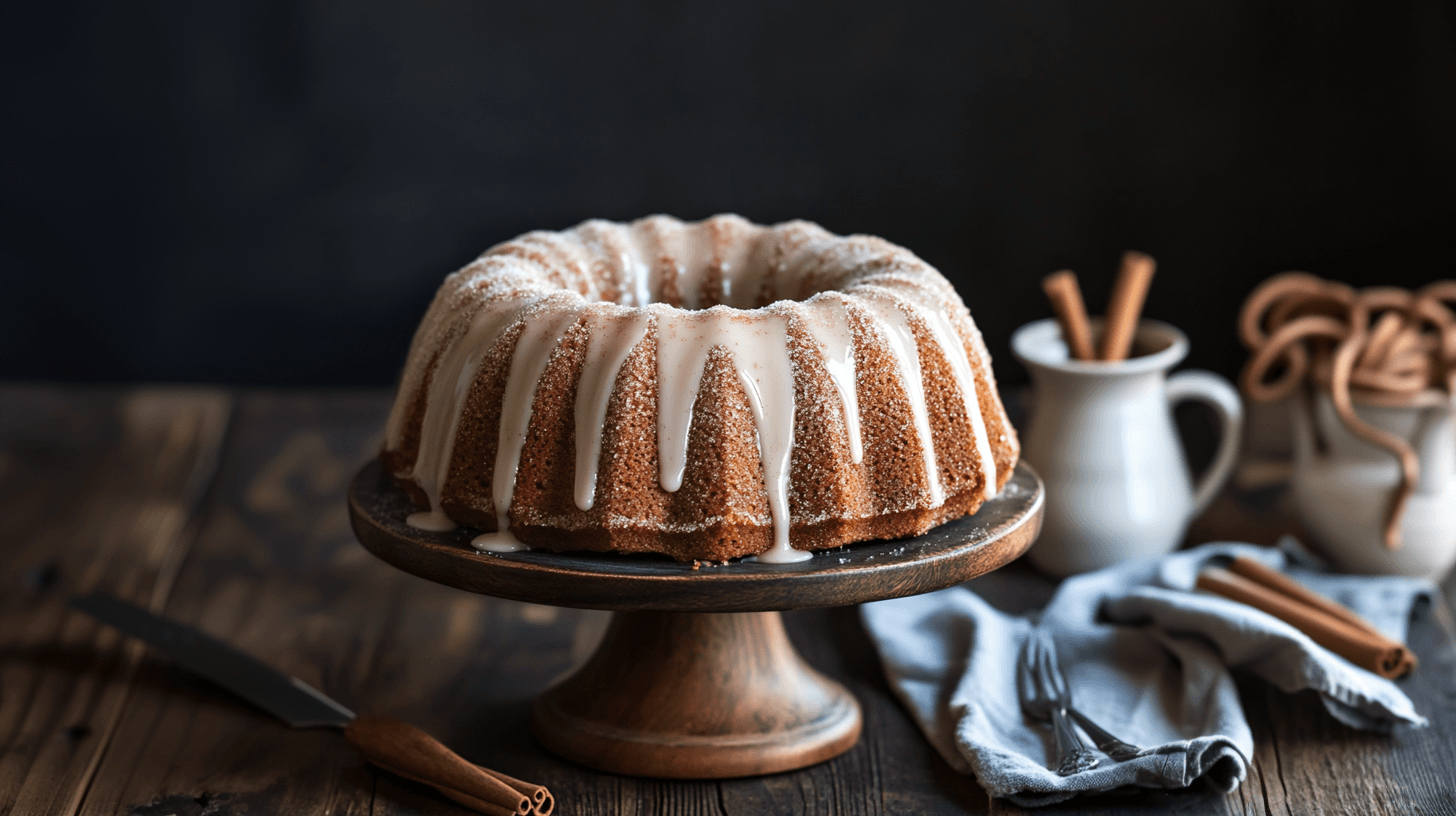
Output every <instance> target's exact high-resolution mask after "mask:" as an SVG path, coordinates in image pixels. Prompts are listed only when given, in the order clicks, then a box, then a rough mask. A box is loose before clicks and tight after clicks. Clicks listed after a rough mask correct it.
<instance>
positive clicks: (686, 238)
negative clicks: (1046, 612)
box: [382, 216, 1019, 561]
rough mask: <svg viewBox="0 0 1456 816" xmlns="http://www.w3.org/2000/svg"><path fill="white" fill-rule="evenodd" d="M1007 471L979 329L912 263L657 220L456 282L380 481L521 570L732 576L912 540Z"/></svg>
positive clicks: (1003, 433) (425, 335) (439, 304)
mask: <svg viewBox="0 0 1456 816" xmlns="http://www.w3.org/2000/svg"><path fill="white" fill-rule="evenodd" d="M542 338H545V339H544V340H543V339H542ZM513 369H514V370H515V372H516V377H514V378H513V377H512V371H513ZM528 369H529V370H533V371H534V370H537V369H539V372H540V373H539V376H537V377H533V378H529V382H527V383H526V384H525V385H522V382H523V381H525V380H526V379H527V378H525V377H523V375H522V372H523V371H526V370H528ZM598 417H600V419H598ZM516 428H520V429H522V431H521V432H520V433H519V434H518V433H516V431H515V430H514V429H516ZM679 428H681V429H682V431H681V432H679V431H678V430H677V429H679ZM1018 454H1019V446H1018V443H1017V439H1016V433H1015V431H1014V430H1013V429H1012V427H1011V424H1010V422H1009V421H1008V420H1007V418H1006V414H1005V411H1004V409H1003V407H1002V405H1001V402H1000V399H999V396H998V394H997V392H996V387H995V381H994V379H993V377H992V374H991V368H990V359H989V355H988V354H987V352H986V348H985V344H984V342H983V341H982V339H981V336H980V333H979V331H977V329H976V327H975V323H974V322H973V321H972V319H971V316H970V313H969V312H968V311H967V310H966V308H965V306H964V304H963V303H962V302H961V300H960V298H959V297H958V296H957V295H956V293H955V291H954V289H953V288H952V287H951V286H950V284H949V283H948V282H947V281H946V280H945V279H944V277H943V276H941V275H940V274H939V273H938V272H936V271H935V270H934V269H933V268H931V267H930V266H929V265H928V264H926V263H925V262H923V261H921V260H920V259H919V258H916V257H915V256H914V255H913V254H911V253H910V252H909V251H907V250H905V249H902V248H900V247H897V246H895V245H893V244H890V243H888V242H886V241H883V240H881V239H878V238H872V237H868V236H849V237H840V236H835V235H833V234H831V233H828V232H826V231H825V230H823V229H821V228H820V227H818V226H816V225H813V224H810V223H807V222H802V221H795V222H788V223H785V224H780V225H776V226H772V227H763V226H759V225H755V224H751V223H749V222H747V221H745V220H744V219H742V218H739V217H737V216H716V217H714V218H711V219H708V220H706V221H702V222H698V223H683V222H680V221H677V220H676V219H671V218H667V217H665V216H653V217H651V218H646V219H642V220H639V221H636V222H632V223H631V224H613V223H609V222H604V221H588V222H586V223H584V224H582V225H580V226H578V227H576V228H574V229H572V230H567V231H564V232H554V233H550V232H536V233H529V234H527V235H524V236H521V237H520V238H517V239H514V240H512V241H509V242H506V243H504V244H501V245H499V246H497V247H495V248H493V249H491V250H489V251H488V252H487V253H485V254H484V255H482V256H481V257H480V258H479V259H477V260H476V261H475V262H474V263H472V264H470V265H469V266H467V267H466V268H464V269H462V270H461V271H459V272H457V273H455V274H453V275H451V276H450V277H449V278H447V280H446V282H445V284H444V285H443V286H442V287H441V290H440V292H439V294H437V296H436V298H435V301H434V303H433V304H432V305H431V307H430V310H429V312H428V313H427V314H426V317H425V320H424V322H423V323H422V325H421V327H420V329H419V330H418V332H417V334H416V336H415V340H414V343H413V345H412V347H411V351H410V357H409V361H408V362H407V364H406V368H405V372H404V374H403V376H402V379H401V386H400V391H399V393H398V396H397V397H396V403H395V406H394V410H393V412H392V413H391V417H390V423H389V427H388V429H387V432H386V441H385V446H384V450H383V453H382V457H383V460H384V463H385V466H386V469H387V470H388V472H390V473H392V474H393V477H394V479H395V480H396V481H397V482H398V483H399V484H400V485H401V486H402V487H403V488H404V489H406V490H407V491H408V492H409V493H410V495H411V496H412V497H413V498H414V500H415V502H416V504H417V505H418V506H419V507H420V509H421V511H423V512H428V513H434V514H443V515H444V516H447V517H448V518H449V519H451V520H453V521H454V522H456V523H458V524H461V525H464V526H468V527H472V528H476V529H478V530H481V531H486V532H488V531H497V530H500V529H502V528H503V527H504V528H508V530H509V532H510V533H511V534H512V535H514V537H515V538H517V539H519V541H521V542H524V543H525V544H527V545H529V546H531V547H536V548H542V549H550V550H592V551H601V552H608V551H610V552H623V553H639V552H641V553H662V554H665V555H668V556H671V557H673V558H676V559H679V560H683V561H692V560H695V559H696V560H713V561H722V560H726V559H729V558H735V557H739V556H745V555H753V554H760V555H761V556H762V557H763V558H764V559H765V560H792V556H793V554H794V553H796V552H799V551H808V550H817V549H825V548H832V547H838V546H841V545H843V544H847V543H850V542H854V541H861V540H866V539H874V538H896V537H901V536H907V535H915V534H919V533H923V532H925V531H927V530H929V529H930V528H931V527H934V526H935V525H937V524H940V523H943V522H945V521H947V520H950V519H952V518H956V517H958V516H961V515H964V514H966V513H970V512H974V511H975V510H976V508H978V507H979V506H980V505H981V503H982V502H983V501H984V500H985V499H986V498H987V497H988V496H991V495H994V494H995V493H996V492H997V491H998V490H999V489H1000V488H1001V487H1002V486H1003V485H1004V484H1005V482H1006V480H1007V479H1008V478H1009V477H1010V474H1011V472H1012V470H1013V468H1014V467H1015V464H1016V461H1017V457H1018ZM786 555H787V556H789V557H785V556H786Z"/></svg>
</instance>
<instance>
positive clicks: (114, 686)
mask: <svg viewBox="0 0 1456 816" xmlns="http://www.w3.org/2000/svg"><path fill="white" fill-rule="evenodd" d="M229 410H230V401H229V398H228V397H227V396H226V395H225V394H223V393H222V392H220V391H215V390H206V389H202V390H193V389H142V390H135V391H130V392H126V393H118V392H115V391H111V392H105V391H78V390H61V389H54V388H45V387H31V388H27V387H17V386H8V387H5V388H4V390H3V399H0V517H3V518H5V519H6V520H7V522H8V523H7V524H6V525H5V526H4V527H3V528H0V575H4V576H5V579H6V591H5V592H4V593H3V597H0V655H3V662H0V813H11V812H13V813H23V814H49V813H59V814H69V813H72V812H74V811H75V810H76V807H77V805H78V803H79V802H80V801H81V798H82V797H83V796H84V794H85V792H86V790H87V788H88V786H89V785H90V784H91V781H92V778H93V776H94V775H95V773H96V769H97V764H98V763H99V761H100V759H101V756H102V754H103V752H105V751H106V750H107V748H108V746H109V744H110V743H111V741H112V740H113V737H114V732H115V729H116V725H117V721H118V718H119V717H120V716H121V714H122V712H123V710H124V706H125V705H126V702H127V699H128V695H129V694H130V693H131V690H132V688H133V685H134V683H135V682H136V677H135V673H136V667H137V663H138V660H139V658H140V655H141V651H140V649H138V648H137V647H136V646H135V644H131V643H127V642H124V641H123V640H122V639H121V638H120V637H119V636H118V635H117V634H116V633H115V632H113V631H110V630H109V629H107V628H106V627H103V626H100V625H98V624H96V623H95V622H93V621H91V620H89V619H87V617H86V616H85V615H82V614H80V613H77V612H74V611H73V610H71V609H70V608H69V607H67V606H65V600H66V598H67V597H69V596H71V595H73V594H77V593H82V592H88V591H91V590H95V589H101V590H104V591H107V592H109V593H111V594H114V595H117V596H119V597H122V598H126V599H128V600H130V601H132V602H134V603H137V604H139V605H141V606H146V607H150V608H152V609H154V610H155V609H160V608H161V606H162V605H163V604H164V603H165V601H166V598H167V594H168V592H169V590H170V588H171V586H172V582H173V580H174V579H175V577H176V575H177V570H178V568H179V566H180V565H181V563H182V559H183V558H184V557H185V555H186V551H187V547H188V545H189V544H190V542H191V539H192V534H193V531H192V529H191V527H190V524H191V521H192V520H193V517H194V514H195V512H196V510H197V507H198V504H199V502H200V500H201V499H202V497H203V494H204V492H205V491H206V489H207V487H208V485H209V484H210V482H211V479H212V476H213V474H214V472H215V469H216V465H217V461H218V454H219V451H220V449H221V446H222V442H223V438H224V435H225V432H226V428H227V422H228V414H229Z"/></svg>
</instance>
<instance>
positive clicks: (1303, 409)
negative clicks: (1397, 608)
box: [1289, 391, 1456, 579]
mask: <svg viewBox="0 0 1456 816" xmlns="http://www.w3.org/2000/svg"><path fill="white" fill-rule="evenodd" d="M1289 406H1290V411H1291V416H1290V419H1291V427H1292V429H1293V434H1294V478H1293V489H1294V504H1295V508H1296V509H1297V511H1298V513H1299V515H1300V519H1301V520H1302V521H1303V522H1304V526H1305V528H1306V529H1308V530H1309V532H1310V534H1311V535H1312V536H1314V538H1315V540H1314V541H1312V542H1310V544H1311V547H1312V548H1313V549H1316V550H1317V551H1318V552H1319V554H1320V555H1322V556H1324V557H1325V558H1326V559H1328V560H1329V561H1330V562H1331V563H1332V564H1333V565H1334V566H1336V567H1337V568H1339V569H1341V570H1344V571H1346V572H1360V573H1390V574H1398V575H1413V576H1422V577H1429V578H1436V579H1439V578H1440V577H1441V576H1443V575H1445V574H1446V573H1447V572H1448V571H1450V569H1451V566H1452V564H1453V563H1456V421H1453V412H1452V405H1451V399H1450V397H1449V396H1447V395H1446V394H1444V393H1442V392H1439V391H1427V392H1424V393H1422V394H1420V395H1419V396H1418V397H1417V398H1416V399H1413V400H1410V401H1409V402H1408V403H1407V404H1404V405H1399V404H1386V405H1380V404H1373V403H1369V402H1356V403H1355V413H1356V414H1358V415H1359V416H1360V418H1361V419H1363V420H1364V421H1366V422H1368V423H1369V424H1371V425H1373V426H1375V427H1376V428H1379V429H1381V430H1383V431H1386V432H1388V433H1391V434H1394V435H1396V436H1398V437H1400V438H1402V439H1404V440H1406V441H1407V442H1408V443H1410V445H1411V447H1412V448H1413V449H1414V450H1415V452H1416V454H1417V456H1419V458H1420V462H1421V479H1420V481H1419V482H1418V483H1417V484H1416V490H1415V493H1414V494H1413V495H1412V496H1411V498H1410V502H1409V503H1408V504H1407V505H1406V509H1405V513H1404V515H1403V516H1402V518H1401V546H1400V547H1399V548H1398V549H1395V550H1390V549H1386V548H1385V546H1384V545H1383V544H1382V543H1381V538H1382V533H1383V531H1384V529H1385V512H1386V507H1387V506H1388V504H1389V502H1390V496H1391V493H1392V491H1393V490H1394V489H1395V486H1396V484H1397V483H1398V482H1399V481H1400V465H1399V463H1398V462H1397V461H1396V458H1395V456H1394V455H1392V454H1391V452H1390V451H1388V450H1386V449H1384V448H1382V447H1379V446H1377V445H1373V444H1371V443H1369V442H1366V441H1365V440H1363V439H1361V438H1359V437H1357V436H1355V435H1354V434H1353V433H1351V432H1350V430H1349V429H1348V428H1346V427H1345V424H1344V423H1343V422H1341V421H1340V418H1339V416H1338V415H1337V414H1336V413H1335V408H1334V404H1333V402H1332V401H1331V399H1330V397H1329V395H1328V394H1326V393H1324V392H1323V391H1317V392H1315V393H1314V394H1312V395H1311V394H1305V395H1303V396H1302V397H1300V398H1297V399H1291V400H1290V401H1289Z"/></svg>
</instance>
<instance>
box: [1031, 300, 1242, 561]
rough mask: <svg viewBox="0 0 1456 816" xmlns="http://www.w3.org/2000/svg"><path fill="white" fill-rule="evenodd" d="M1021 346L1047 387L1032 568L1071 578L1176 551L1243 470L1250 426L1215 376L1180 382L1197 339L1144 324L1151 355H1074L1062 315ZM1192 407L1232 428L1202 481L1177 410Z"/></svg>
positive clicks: (1040, 419)
mask: <svg viewBox="0 0 1456 816" xmlns="http://www.w3.org/2000/svg"><path fill="white" fill-rule="evenodd" d="M1095 329H1096V326H1095V324H1094V330H1095ZM1011 350H1012V352H1013V353H1014V354H1015V355H1016V357H1017V358H1018V359H1020V360H1021V362H1022V364H1024V365H1025V366H1026V367H1027V369H1028V370H1029V371H1030V372H1031V380H1032V384H1033V386H1034V389H1035V392H1034V395H1033V402H1032V406H1031V407H1032V412H1031V420H1030V422H1029V424H1028V427H1027V429H1026V432H1025V433H1023V434H1022V435H1021V442H1022V457H1023V458H1025V459H1026V461H1027V462H1028V463H1029V464H1031V466H1032V467H1034V468H1036V470H1037V472H1038V473H1040V474H1041V477H1042V481H1043V482H1045V484H1046V491H1047V497H1046V515H1045V517H1044V519H1043V522H1042V531H1041V537H1040V538H1039V539H1037V542H1036V544H1034V545H1033V546H1032V548H1031V551H1030V554H1029V555H1030V558H1031V560H1032V563H1034V564H1035V565H1036V566H1037V568H1038V569H1040V570H1042V571H1044V572H1047V573H1050V574H1052V575H1059V576H1064V575H1071V574H1074V573H1078V572H1085V571H1087V570H1092V569H1099V568H1101V567H1105V566H1108V565H1110V564H1114V563H1117V562H1119V561H1125V560H1129V559H1133V558H1144V557H1151V556H1158V555H1163V554H1165V553H1168V552H1171V551H1172V550H1173V548H1175V547H1177V546H1178V543H1179V542H1180V541H1181V540H1182V538H1183V533H1184V531H1185V530H1186V529H1187V527H1188V522H1189V521H1190V520H1191V519H1192V518H1193V517H1194V516H1195V515H1197V514H1198V513H1199V512H1200V511H1202V510H1203V509H1204V508H1205V507H1207V506H1208V503H1209V502H1210V501H1212V500H1213V497H1214V495H1215V494H1217V493H1218V490H1219V488H1220V487H1222V486H1223V483H1224V481H1225V480H1226V479H1227V478H1228V476H1229V473H1230V471H1231V470H1232V469H1233V465H1234V462H1235V460H1236V458H1237V456H1238V446H1239V438H1240V430H1241V428H1242V425H1243V405H1242V403H1241V402H1240V401H1239V395H1238V392H1237V391H1235V390H1234V388H1233V386H1232V385H1230V384H1229V382H1228V381H1227V380H1225V379H1224V378H1222V377H1220V376H1218V375H1217V374H1213V373H1211V372H1208V371H1180V372H1178V373H1177V374H1174V375H1172V376H1171V377H1170V376H1168V370H1169V369H1171V368H1172V367H1173V366H1175V365H1177V364H1178V363H1179V362H1180V361H1182V359H1183V358H1184V357H1185V356H1186V355H1187V353H1188V338H1187V337H1185V336H1184V335H1183V333H1182V332H1181V331H1179V330H1178V329H1176V328H1174V327H1172V326H1170V325H1168V324H1166V323H1160V322H1158V321H1155V320H1143V321H1142V322H1140V323H1139V324H1138V330H1137V334H1136V335H1135V337H1134V350H1135V353H1136V354H1138V355H1139V356H1136V357H1131V358H1129V359H1127V360H1122V361H1117V362H1101V361H1083V360H1073V359H1071V357H1070V355H1069V354H1068V352H1067V346H1066V343H1065V342H1064V341H1063V340H1062V334H1061V329H1060V328H1059V327H1058V326H1057V323H1056V321H1055V320H1051V319H1047V320H1039V321H1037V322H1035V323H1029V324H1027V325H1025V326H1022V327H1021V328H1020V329H1018V330H1017V331H1016V333H1015V334H1014V335H1012V337H1011ZM1183 400H1197V401H1200V402H1206V403H1208V404H1209V405H1210V406H1212V407H1213V409H1214V411H1215V412H1216V413H1217V414H1218V418H1219V423H1220V425H1221V433H1222V436H1221V438H1220V441H1219V446H1218V452H1217V454H1216V455H1215V456H1214V458H1213V463H1212V464H1211V465H1210V466H1209V468H1208V472H1206V473H1205V474H1203V476H1202V477H1201V478H1199V479H1198V481H1197V483H1196V484H1195V483H1194V481H1193V479H1192V477H1191V476H1190V475H1189V473H1188V464H1187V461H1186V458H1185V457H1184V455H1183V447H1182V445H1181V443H1180V442H1179V439H1178V432H1177V428H1176V427H1175V426H1174V424H1173V416H1172V407H1173V405H1174V404H1175V403H1177V402H1180V401H1183Z"/></svg>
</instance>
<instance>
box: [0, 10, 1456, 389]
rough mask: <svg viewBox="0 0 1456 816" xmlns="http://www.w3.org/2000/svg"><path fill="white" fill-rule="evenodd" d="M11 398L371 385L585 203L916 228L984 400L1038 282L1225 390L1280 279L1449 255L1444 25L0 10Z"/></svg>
mask: <svg viewBox="0 0 1456 816" xmlns="http://www.w3.org/2000/svg"><path fill="white" fill-rule="evenodd" d="M0 15H3V17H0V65H3V78H0V105H3V117H4V118H3V134H0V174H3V176H0V281H3V289H0V378H11V379H14V378H31V379H55V380H73V381H130V380H196V381H209V382H229V383H266V384H291V385H366V384H387V383H389V382H390V381H392V379H393V378H394V376H395V374H396V372H397V371H398V368H399V366H400V364H401V362H402V360H403V356H404V353H405V348H406V346H407V345H408V342H409V337H410V334H411V332H412V331H413V328H414V325H415V323H416V321H417V320H418V319H419V317H420V315H421V314H422V313H423V310H424V307H425V305H426V304H427V302H428V299H429V297H430V295H431V294H432V293H433V291H434V288H435V287H436V285H438V283H439V281H440V279H441V278H442V277H443V276H444V275H445V274H446V273H448V272H449V271H451V270H453V269H455V268H457V267H459V266H461V265H462V264H464V263H465V262H467V261H468V260H469V259H471V258H472V257H474V256H475V255H476V254H477V253H478V252H479V251H481V250H483V249H485V248H486V247H488V246H489V245H491V244H494V243H496V242H498V241H501V240H504V239H506V238H509V237H511V236H514V235H516V234H518V233H520V232H523V231H525V230H528V229H533V228H562V227H567V226H570V225H572V224H575V223H577V222H579V221H581V220H583V219H585V218H589V217H606V218H612V219H630V218H634V217H637V216H640V215H645V214H649V213H654V212H666V213H671V214H674V215H678V216H680V217H684V218H699V217H703V216H707V215H710V214H713V213H715V212H738V213H741V214H743V215H745V216H747V217H749V218H751V219H753V220H756V221H760V222H773V221H778V220H783V219H789V218H808V219H812V220H815V221H819V222H820V223H822V224H824V225H825V226H826V227H828V228H829V229H831V230H834V231H836V232H845V233H848V232H867V233H874V234H879V235H883V236H885V237H887V238H889V239H890V240H892V241H895V242H897V243H901V244H904V245H905V246H908V247H910V248H911V249H913V250H915V251H916V252H917V253H919V254H920V255H921V256H922V257H924V258H926V259H927V260H929V261H930V262H931V263H933V264H935V265H937V266H938V267H939V268H940V269H942V270H943V271H944V272H945V273H946V274H947V275H948V276H949V277H950V278H951V279H952V280H953V281H954V282H955V283H956V285H957V287H958V288H959V289H960V291H961V293H962V295H963V296H964V297H965V299H966V300H967V302H968V304H969V305H970V306H971V309H972V311H973V313H974V314H975V316H976V318H977V320H978V321H979V323H980V324H981V326H982V328H983V330H984V332H985V333H986V335H987V338H988V340H989V341H990V343H991V348H992V353H993V355H995V356H996V357H997V360H998V371H999V373H1000V374H1001V376H1002V377H1003V378H1008V379H1012V380H1019V379H1021V378H1022V376H1023V375H1022V374H1021V373H1020V371H1019V370H1018V367H1017V365H1016V364H1015V363H1014V362H1013V361H1011V359H1010V354H1009V352H1008V350H1007V338H1008V337H1009V335H1010V332H1011V330H1012V329H1014V328H1015V327H1016V326H1017V325H1020V324H1021V323H1024V322H1026V321H1028V320H1032V319H1035V318H1038V317H1043V316H1045V315H1046V314H1048V313H1049V312H1048V309H1047V307H1046V305H1045V303H1044V302H1043V301H1042V299H1041V297H1040V293H1039V288H1038V281H1039V279H1040V278H1041V276H1043V275H1045V274H1046V273H1048V272H1051V271H1053V270H1055V269H1058V268H1061V267H1072V268H1074V269H1076V270H1077V271H1078V273H1079V274H1080V276H1081V278H1082V280H1083V285H1084V288H1085V290H1086V292H1087V295H1088V300H1089V302H1090V303H1091V304H1092V305H1093V306H1099V305H1100V304H1101V303H1102V302H1103V301H1104V299H1105V297H1106V295H1107V291H1108V288H1109V286H1110V281H1111V277H1112V274H1113V272H1114V269H1115V267H1116V263H1117V258H1118V255H1119V254H1120V253H1121V251H1122V250H1124V249H1128V248H1137V249H1141V250H1144V251H1147V252H1149V253H1151V254H1153V255H1155V256H1156V257H1157V258H1158V260H1159V262H1160V272H1159V275H1158V278H1157V280H1156V281H1155V284H1154V289H1153V292H1152V294H1151V296H1150V301H1149V305H1148V313H1149V314H1150V315H1151V316H1154V317H1159V318H1162V319H1165V320H1168V321H1171V322H1173V323H1176V324H1179V325H1181V326H1182V327H1184V329H1185V330H1187V331H1188V333H1189V334H1190V336H1191V337H1192V340H1193V347H1194V351H1193V355H1192V360H1191V362H1192V363H1193V364H1196V365H1200V366H1204V367H1212V368H1215V369H1218V370H1222V371H1224V372H1225V373H1233V372H1234V371H1236V370H1237V367H1238V366H1239V365H1240V364H1241V362H1242V352H1241V350H1240V349H1239V348H1238V346H1237V344H1236V342H1235V340H1234V337H1233V332H1232V327H1233V321H1234V316H1235V314H1236V312H1237V309H1238V305H1239V303H1240V301H1241V300H1242V298H1243V296H1244V294H1245V293H1246V292H1247V291H1248V290H1249V289H1250V288H1251V287H1252V286H1253V285H1254V284H1255V283H1257V282H1258V281H1259V280H1261V279H1262V278H1264V277H1266V276H1267V275H1269V274H1272V273H1274V272H1277V271H1280V270H1283V269H1288V268H1303V269H1308V270H1310V271H1313V272H1316V273H1317V274H1320V275H1323V276H1326V277H1331V278H1337V279H1342V280H1346V281H1349V282H1352V283H1356V284H1371V283H1376V282H1390V283H1401V284H1405V285H1413V284H1417V283H1420V282H1423V281H1426V280H1431V279H1435V278H1439V277H1451V276H1456V271H1453V270H1452V264H1451V259H1452V241H1451V238H1450V235H1451V233H1452V229H1451V227H1452V224H1453V215H1456V203H1453V195H1452V192H1453V181H1456V151H1453V145H1456V104H1453V103H1456V9H1453V6H1452V4H1450V3H1441V2H1435V1H1434V0H1400V1H1399V2H1388V3H1379V4H1371V3H1356V2H1348V1H1345V2H1314V0H1306V1H1304V2H1300V0H1257V1H1256V0H1247V1H1246V2H1226V3H1169V2H1166V0H1146V1H1145V2H1096V3H1091V2H1085V0H1080V1H1079V0H1063V2H1024V1H1018V2H989V3H987V2H964V1H962V2H916V3H910V2H900V3H894V4H890V3H881V4H874V5H868V4H858V3H839V2H836V3H818V4H815V3H788V2H771V0H739V2H720V3H693V4H689V3H674V2H660V3H645V2H615V3H607V2H590V3H587V2H583V3H570V4H568V3H555V2H535V3H502V2H487V1H486V0H311V1H310V2H283V1H282V0H269V1H262V2H260V0H207V1H206V2H160V1H159V0H152V1H150V2H128V3H104V2H87V0H51V1H50V2H45V3H28V4H21V3H10V4H6V6H5V10H4V11H3V12H0Z"/></svg>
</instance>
